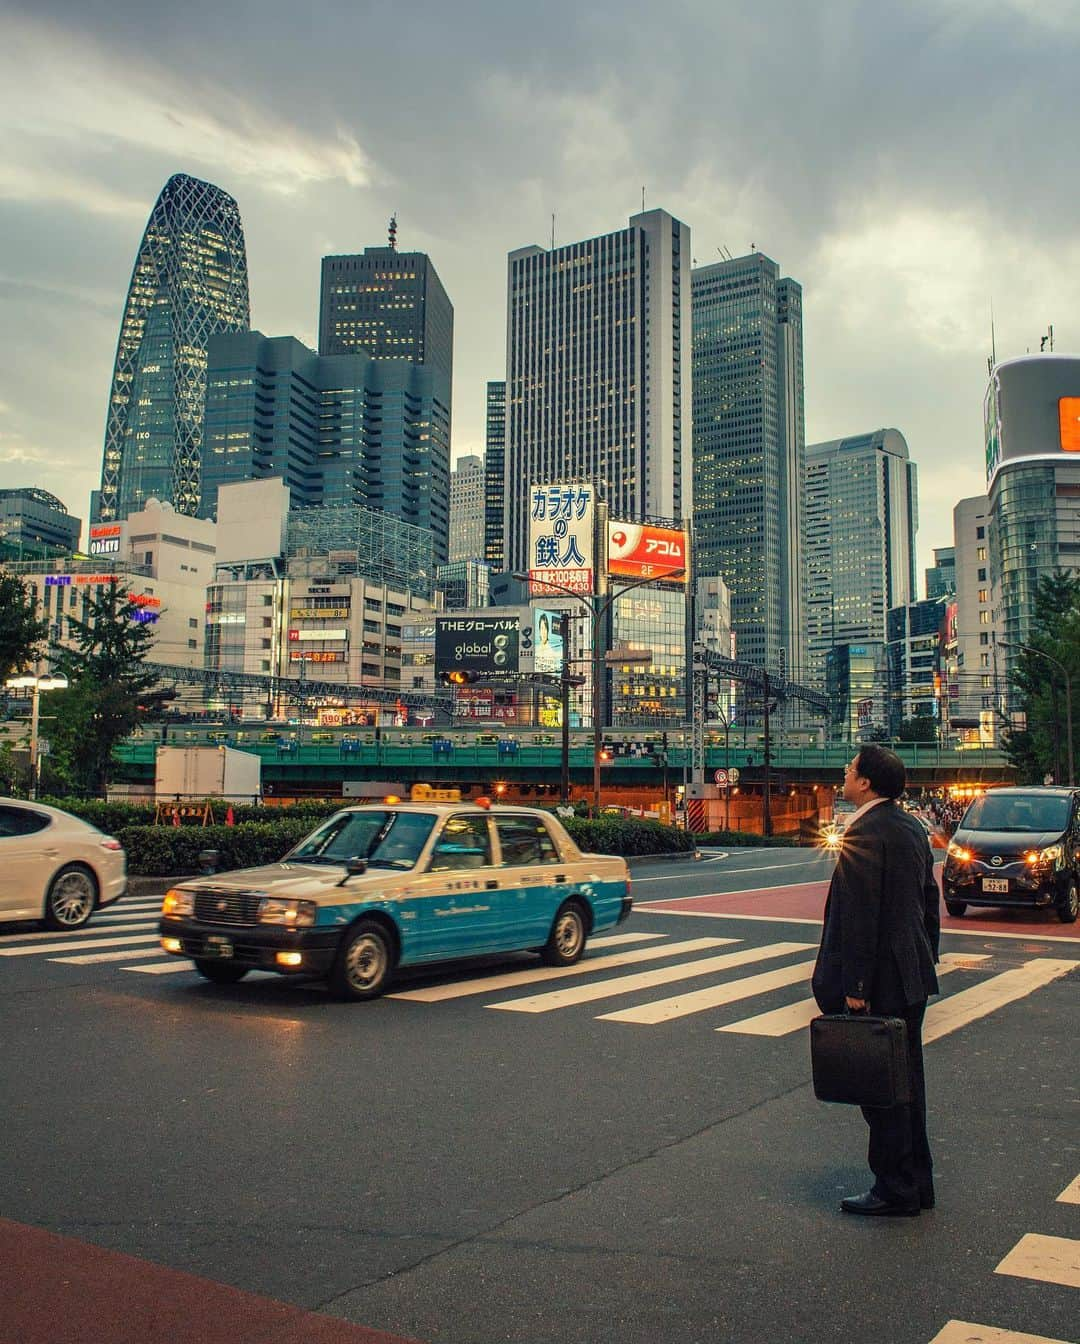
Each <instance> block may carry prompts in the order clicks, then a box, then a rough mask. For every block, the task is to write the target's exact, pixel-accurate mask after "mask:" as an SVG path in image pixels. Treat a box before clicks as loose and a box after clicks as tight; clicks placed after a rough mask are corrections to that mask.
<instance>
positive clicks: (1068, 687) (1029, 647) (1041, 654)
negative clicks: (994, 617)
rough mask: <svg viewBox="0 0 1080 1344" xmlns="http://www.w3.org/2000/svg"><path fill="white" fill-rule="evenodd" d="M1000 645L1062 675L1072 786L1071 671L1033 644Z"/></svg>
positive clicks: (1066, 750)
mask: <svg viewBox="0 0 1080 1344" xmlns="http://www.w3.org/2000/svg"><path fill="white" fill-rule="evenodd" d="M998 643H999V644H1000V645H1001V647H1002V648H1003V649H1023V651H1024V652H1025V653H1033V654H1034V655H1035V657H1036V658H1045V659H1046V661H1047V662H1048V663H1052V664H1053V665H1054V667H1056V668H1057V669H1058V671H1059V672H1060V673H1061V675H1062V678H1063V680H1064V682H1065V735H1066V740H1065V754H1066V758H1067V760H1068V769H1069V778H1068V781H1067V782H1068V783H1069V784H1072V783H1073V781H1074V780H1075V779H1076V772H1075V771H1074V769H1073V730H1072V678H1071V677H1070V676H1069V669H1068V668H1067V667H1066V666H1065V664H1064V663H1063V662H1061V661H1060V660H1059V659H1057V658H1054V657H1053V656H1052V655H1051V654H1049V653H1046V652H1044V651H1043V650H1042V649H1036V648H1035V647H1034V646H1033V645H1031V644H1021V643H1019V642H1018V641H1017V642H1013V641H1012V640H1004V639H999V640H998Z"/></svg>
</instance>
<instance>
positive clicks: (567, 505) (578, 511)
mask: <svg viewBox="0 0 1080 1344" xmlns="http://www.w3.org/2000/svg"><path fill="white" fill-rule="evenodd" d="M594 512H595V496H594V492H593V488H592V486H591V485H584V484H580V483H577V484H571V483H569V482H564V483H561V484H556V485H534V486H531V487H530V489H529V592H530V594H531V596H533V597H545V596H551V595H552V594H557V593H558V592H559V590H560V589H569V590H570V591H571V592H573V593H591V592H592V591H593V569H594V556H593V527H594ZM552 585H557V587H556V586H552Z"/></svg>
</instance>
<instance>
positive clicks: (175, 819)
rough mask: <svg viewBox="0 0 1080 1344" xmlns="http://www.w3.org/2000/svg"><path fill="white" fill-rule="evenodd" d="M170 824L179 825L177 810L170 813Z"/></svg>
mask: <svg viewBox="0 0 1080 1344" xmlns="http://www.w3.org/2000/svg"><path fill="white" fill-rule="evenodd" d="M172 824H173V825H174V826H179V825H180V813H179V812H175V811H174V812H173V814H172Z"/></svg>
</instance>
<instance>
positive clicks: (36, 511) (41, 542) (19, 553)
mask: <svg viewBox="0 0 1080 1344" xmlns="http://www.w3.org/2000/svg"><path fill="white" fill-rule="evenodd" d="M81 532H82V519H81V518H73V517H72V516H71V514H70V513H68V511H67V507H66V505H64V504H63V503H61V501H60V500H58V499H57V498H56V496H55V495H51V494H49V492H48V491H47V490H39V489H37V487H36V486H25V487H23V488H22V489H15V490H0V559H8V560H24V559H25V560H34V559H37V558H39V557H43V556H48V555H56V554H60V555H70V554H71V552H72V551H76V550H78V549H79V534H80V533H81Z"/></svg>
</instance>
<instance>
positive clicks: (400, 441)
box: [199, 331, 450, 563]
mask: <svg viewBox="0 0 1080 1344" xmlns="http://www.w3.org/2000/svg"><path fill="white" fill-rule="evenodd" d="M449 445H450V422H449V419H448V417H447V415H446V414H445V412H444V410H443V408H442V407H441V404H440V402H439V399H438V397H437V395H436V390H435V375H434V374H433V372H432V371H431V370H430V369H428V368H426V367H424V366H422V365H420V364H415V363H411V362H409V361H406V360H397V361H395V360H390V359H384V360H376V359H371V358H369V357H367V356H366V355H365V354H362V353H361V354H352V355H330V356H326V357H323V356H321V355H317V354H316V353H315V352H314V351H313V350H310V349H308V347H307V346H305V345H303V344H301V342H300V341H297V340H295V339H294V338H293V337H291V336H276V337H267V336H264V335H263V334H262V333H261V332H258V331H252V332H245V333H242V334H239V335H231V336H220V337H217V338H215V339H214V340H212V341H211V342H210V352H209V369H208V375H207V393H206V423H205V444H204V449H203V464H204V465H203V486H202V495H201V501H200V508H199V512H200V514H202V515H203V516H206V517H216V506H217V491H218V490H219V489H220V487H221V486H222V485H229V484H234V483H235V482H237V481H244V480H268V479H271V478H273V477H281V478H282V479H283V480H284V481H285V483H286V485H287V486H288V487H289V489H290V491H291V493H292V507H293V508H294V509H304V508H310V509H320V510H331V511H332V510H338V509H346V510H348V509H350V508H354V507H362V508H365V509H368V510H372V511H375V512H379V513H385V514H387V515H389V516H390V517H392V518H395V519H398V520H400V521H401V522H403V523H407V524H409V525H410V526H413V527H417V528H421V529H422V530H424V531H426V532H428V533H429V534H430V536H431V538H432V550H433V556H434V560H435V562H436V563H442V562H443V561H445V559H446V556H447V551H448V547H449V535H450V450H449Z"/></svg>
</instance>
